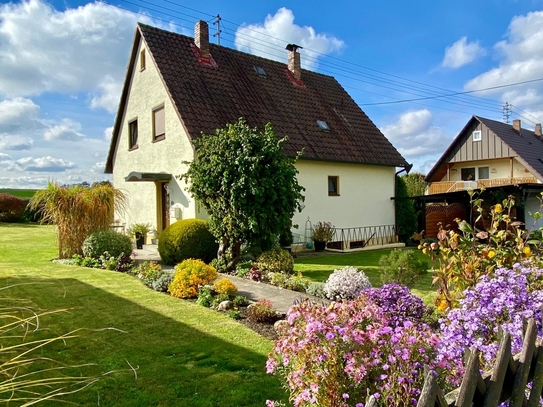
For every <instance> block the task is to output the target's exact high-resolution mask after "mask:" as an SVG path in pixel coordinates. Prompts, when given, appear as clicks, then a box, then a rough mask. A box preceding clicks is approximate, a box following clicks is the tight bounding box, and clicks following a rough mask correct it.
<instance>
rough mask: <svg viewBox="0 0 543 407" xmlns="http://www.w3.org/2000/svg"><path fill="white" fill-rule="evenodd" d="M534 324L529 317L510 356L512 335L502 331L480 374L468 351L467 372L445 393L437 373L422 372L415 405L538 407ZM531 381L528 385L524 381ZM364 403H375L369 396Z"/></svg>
mask: <svg viewBox="0 0 543 407" xmlns="http://www.w3.org/2000/svg"><path fill="white" fill-rule="evenodd" d="M536 338H537V327H536V324H535V321H534V319H533V318H532V319H530V320H529V321H528V324H527V327H526V329H525V333H524V342H523V345H522V351H521V352H520V353H519V354H517V355H515V356H514V357H513V355H512V353H511V336H510V335H509V334H508V333H504V334H503V335H502V337H501V340H500V346H499V350H498V354H497V356H496V362H495V364H494V367H493V368H492V370H490V371H488V372H485V373H484V374H483V375H481V374H480V368H479V357H480V355H479V353H478V352H468V353H469V355H468V357H467V364H466V372H465V374H464V378H463V380H462V384H461V385H460V387H459V388H457V389H455V390H453V391H452V392H450V393H448V394H446V395H444V394H443V392H442V390H441V389H440V387H439V385H438V380H437V377H436V376H435V375H434V374H432V373H431V372H429V371H427V372H426V373H425V380H424V387H423V389H422V392H421V395H420V398H419V402H418V404H417V407H497V406H498V405H499V404H500V403H502V402H504V401H509V406H510V407H537V406H539V400H540V397H541V392H542V390H543V346H542V345H541V344H536ZM529 382H532V386H531V389H527V388H526V384H527V383H529ZM366 407H377V401H376V400H375V398H374V397H373V396H370V397H369V399H368V401H367V403H366Z"/></svg>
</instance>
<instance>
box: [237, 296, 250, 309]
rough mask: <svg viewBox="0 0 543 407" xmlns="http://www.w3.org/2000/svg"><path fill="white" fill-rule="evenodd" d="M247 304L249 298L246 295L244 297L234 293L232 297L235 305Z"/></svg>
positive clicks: (242, 305) (244, 305) (243, 305)
mask: <svg viewBox="0 0 543 407" xmlns="http://www.w3.org/2000/svg"><path fill="white" fill-rule="evenodd" d="M247 305H249V299H248V298H247V297H244V296H243V295H236V297H235V298H234V306H235V307H246V306H247Z"/></svg>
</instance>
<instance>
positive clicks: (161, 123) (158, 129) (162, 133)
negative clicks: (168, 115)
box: [153, 106, 166, 141]
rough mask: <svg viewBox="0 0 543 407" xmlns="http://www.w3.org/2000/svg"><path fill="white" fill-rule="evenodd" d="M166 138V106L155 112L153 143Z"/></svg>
mask: <svg viewBox="0 0 543 407" xmlns="http://www.w3.org/2000/svg"><path fill="white" fill-rule="evenodd" d="M165 137H166V122H165V116H164V106H161V107H158V108H156V109H155V110H153V141H158V140H163V139H164V138H165Z"/></svg>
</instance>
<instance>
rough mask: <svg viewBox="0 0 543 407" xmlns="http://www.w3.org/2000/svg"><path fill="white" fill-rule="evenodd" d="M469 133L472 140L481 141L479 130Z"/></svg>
mask: <svg viewBox="0 0 543 407" xmlns="http://www.w3.org/2000/svg"><path fill="white" fill-rule="evenodd" d="M471 135H472V136H473V141H481V130H475V131H474V132H473V133H471Z"/></svg>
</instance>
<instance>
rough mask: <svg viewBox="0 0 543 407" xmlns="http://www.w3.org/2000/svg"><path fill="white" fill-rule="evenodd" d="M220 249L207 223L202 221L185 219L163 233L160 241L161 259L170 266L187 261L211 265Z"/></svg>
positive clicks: (173, 224)
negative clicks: (198, 260)
mask: <svg viewBox="0 0 543 407" xmlns="http://www.w3.org/2000/svg"><path fill="white" fill-rule="evenodd" d="M218 248H219V245H218V244H217V242H216V241H215V238H214V237H213V235H212V234H211V233H210V232H209V229H208V227H207V222H205V221H203V220H201V219H184V220H179V221H177V222H175V223H172V224H171V225H170V226H168V227H167V228H166V229H164V230H163V231H162V233H161V234H160V239H159V240H158V252H159V254H160V258H161V259H162V262H164V263H165V264H169V265H174V264H177V263H179V262H181V261H183V260H186V259H200V260H202V261H204V262H205V263H209V262H211V260H213V259H214V258H215V257H216V256H217V250H218Z"/></svg>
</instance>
